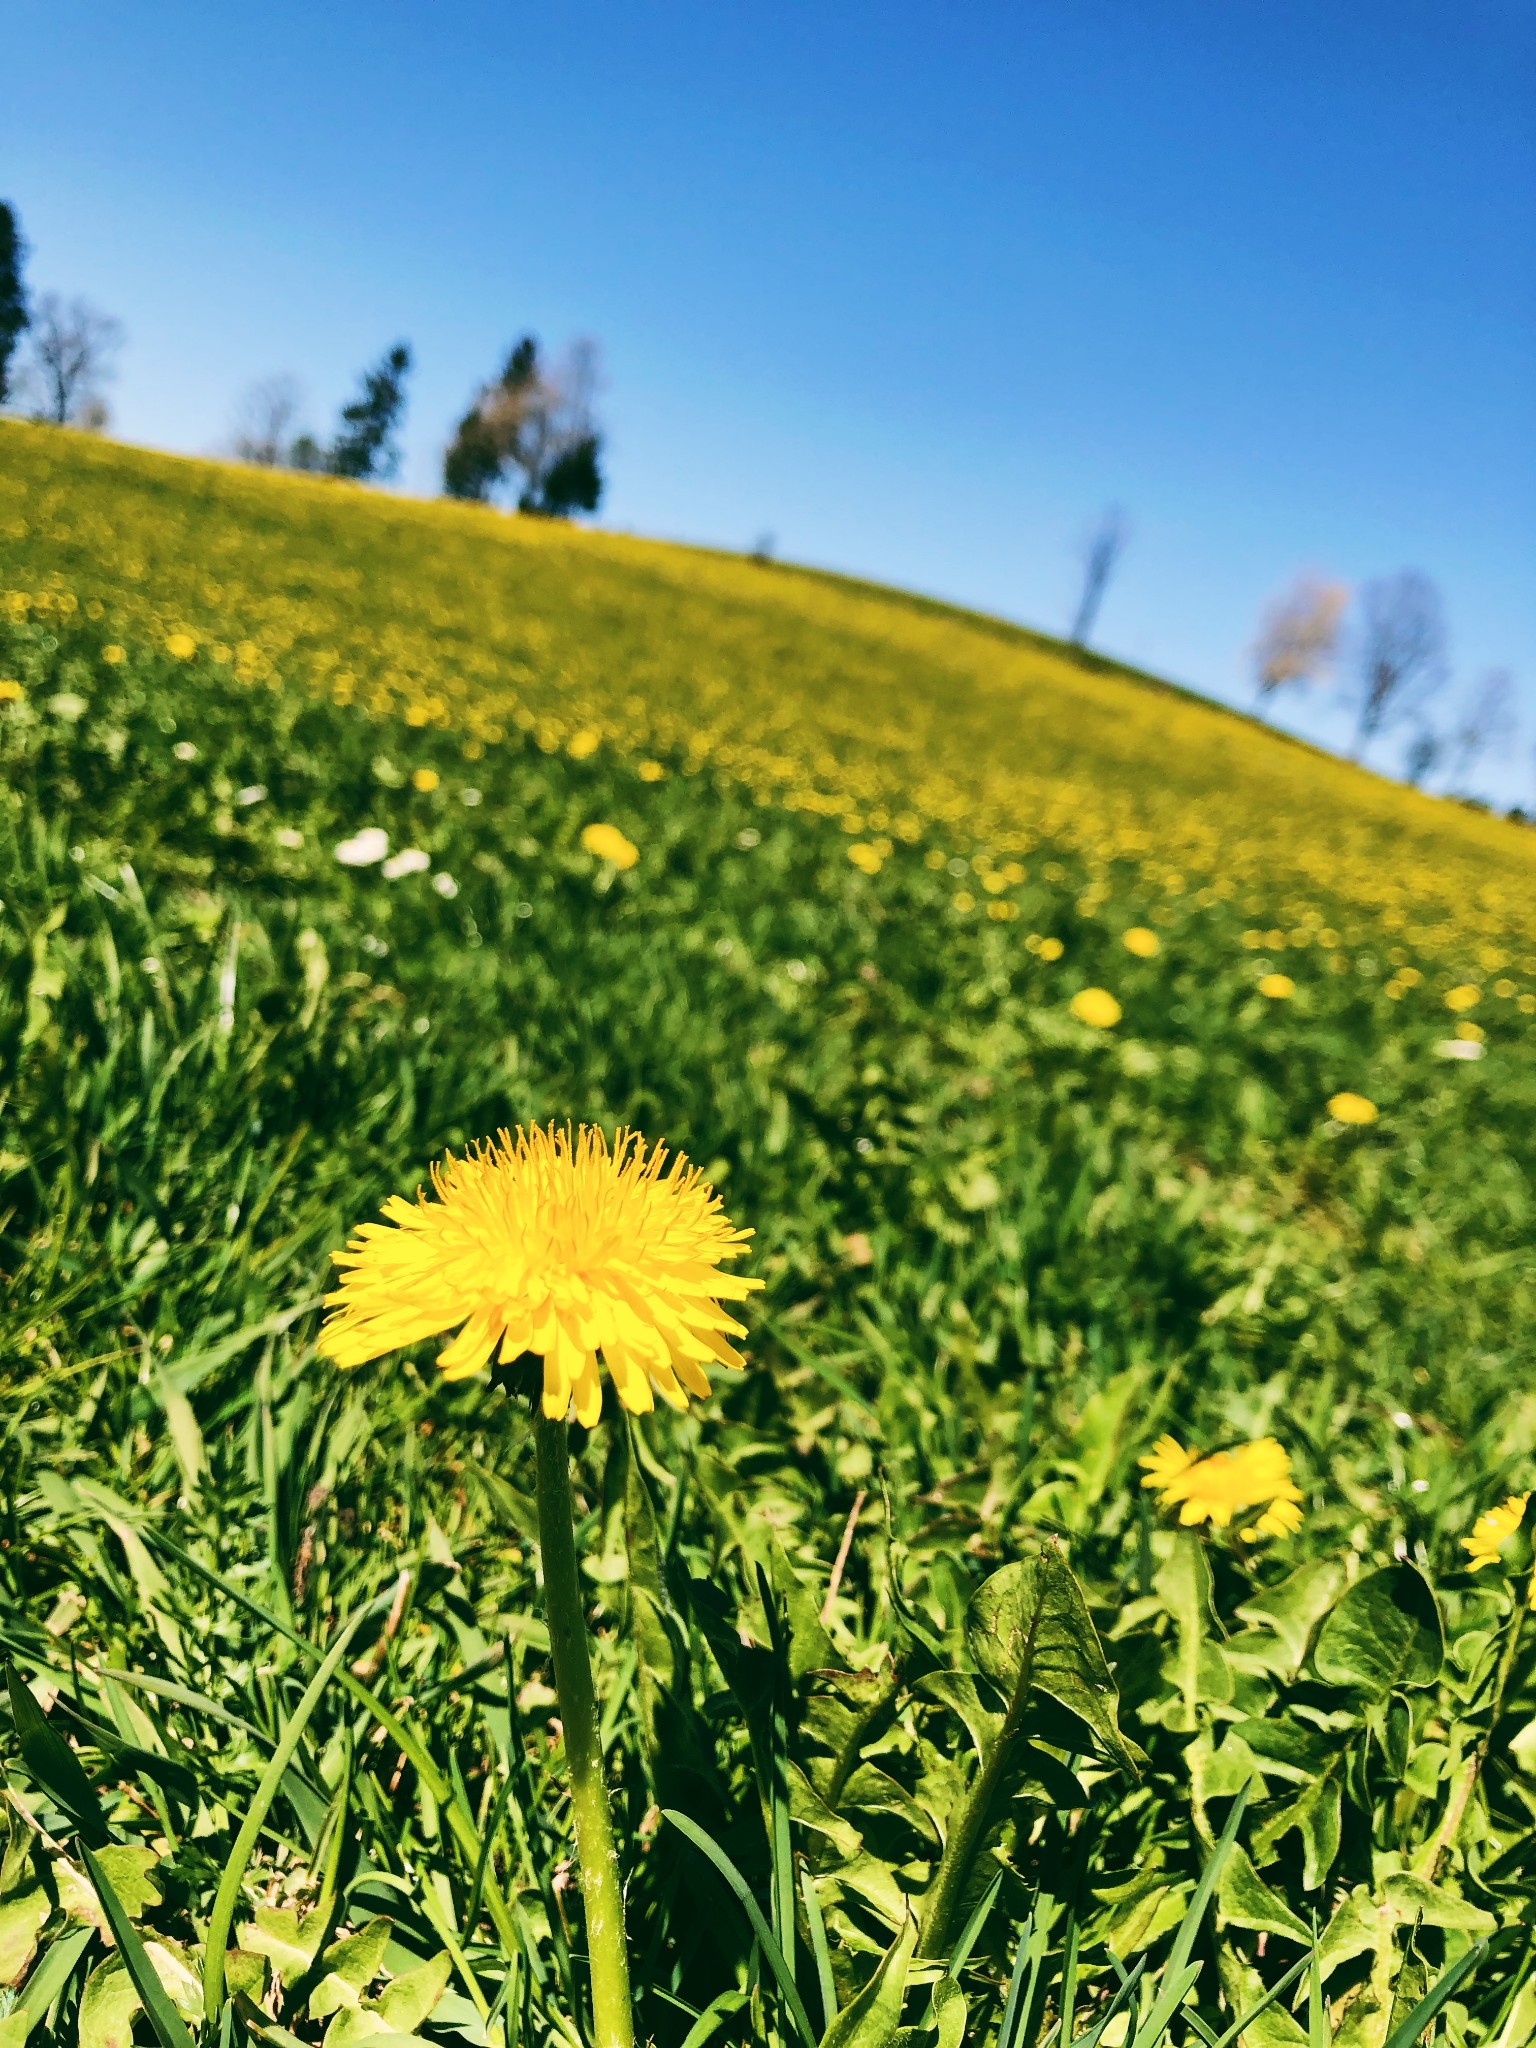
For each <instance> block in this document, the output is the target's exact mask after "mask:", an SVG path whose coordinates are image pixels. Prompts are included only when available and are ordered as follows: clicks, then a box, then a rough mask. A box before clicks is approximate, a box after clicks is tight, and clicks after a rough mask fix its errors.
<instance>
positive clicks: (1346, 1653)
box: [1312, 1560, 1445, 1699]
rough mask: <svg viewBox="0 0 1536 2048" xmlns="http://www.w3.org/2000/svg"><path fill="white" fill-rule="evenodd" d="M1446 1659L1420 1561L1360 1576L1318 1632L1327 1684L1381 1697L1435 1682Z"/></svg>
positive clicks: (1317, 1655)
mask: <svg viewBox="0 0 1536 2048" xmlns="http://www.w3.org/2000/svg"><path fill="white" fill-rule="evenodd" d="M1444 1661H1445V1631H1444V1628H1443V1626H1442V1624H1441V1620H1440V1608H1439V1605H1438V1603H1437V1601H1436V1599H1435V1595H1434V1591H1433V1589H1432V1587H1431V1586H1430V1584H1429V1581H1428V1580H1427V1579H1426V1578H1425V1576H1424V1574H1423V1573H1422V1572H1421V1571H1420V1570H1419V1568H1418V1566H1417V1565H1414V1564H1409V1563H1408V1562H1407V1561H1406V1560H1404V1561H1401V1562H1399V1563H1397V1564H1390V1565H1384V1566H1383V1567H1382V1569H1381V1570H1380V1571H1374V1572H1367V1573H1366V1575H1365V1577H1364V1578H1361V1579H1357V1580H1356V1581H1355V1583H1354V1585H1352V1586H1351V1587H1350V1588H1349V1590H1348V1591H1347V1592H1346V1593H1345V1594H1344V1596H1343V1598H1342V1599H1341V1600H1340V1601H1339V1602H1338V1604H1337V1606H1335V1607H1334V1608H1333V1609H1332V1610H1331V1611H1330V1613H1329V1614H1328V1616H1327V1617H1326V1619H1325V1620H1324V1622H1323V1625H1322V1627H1321V1628H1320V1629H1319V1630H1318V1635H1317V1642H1316V1645H1315V1647H1314V1649H1313V1652H1312V1665H1313V1669H1314V1670H1315V1671H1316V1672H1317V1675H1318V1677H1319V1678H1321V1679H1323V1680H1324V1681H1325V1683H1327V1684H1329V1685H1348V1686H1358V1687H1359V1688H1360V1690H1361V1691H1363V1692H1366V1693H1369V1694H1370V1695H1371V1696H1372V1697H1373V1698H1376V1699H1382V1698H1385V1696H1386V1695H1387V1694H1388V1693H1389V1692H1391V1691H1393V1690H1394V1688H1396V1687H1398V1686H1404V1685H1409V1686H1423V1685H1433V1684H1434V1682H1435V1680H1436V1679H1437V1678H1438V1677H1439V1676H1440V1667H1441V1665H1442V1664H1443V1663H1444Z"/></svg>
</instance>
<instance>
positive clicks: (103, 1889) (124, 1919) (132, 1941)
mask: <svg viewBox="0 0 1536 2048" xmlns="http://www.w3.org/2000/svg"><path fill="white" fill-rule="evenodd" d="M80 1854H81V1857H82V1858H83V1859H84V1862H85V1868H86V1872H87V1874H88V1875H89V1877H90V1880H91V1883H92V1885H93V1886H94V1887H95V1890H96V1896H97V1898H98V1899H100V1901H101V1910H102V1911H103V1912H104V1913H105V1914H106V1916H107V1925H108V1926H109V1927H110V1928H111V1929H112V1939H113V1940H114V1941H115V1942H116V1943H117V1947H118V1952H119V1954H120V1955H121V1956H122V1959H123V1967H124V1969H125V1970H126V1971H127V1972H128V1974H129V1976H130V1977H131V1978H132V1979H133V1988H134V1990H135V1991H137V1992H138V1994H139V1999H140V2001H141V2003H142V2004H143V2007H144V2011H145V2013H146V2014H147V2015H148V2018H149V2023H150V2025H151V2026H152V2027H153V2028H154V2030H155V2038H156V2040H157V2041H158V2042H159V2043H160V2048H192V2036H191V2034H190V2033H189V2032H188V2031H187V2023H186V2021H185V2020H184V2019H183V2018H182V2016H181V2014H180V2013H179V2012H178V2011H177V2010H176V2008H175V2006H174V2005H172V2003H171V2001H170V1999H169V1998H168V1997H167V1996H166V1991H165V1986H164V1985H163V1984H162V1983H161V1982H160V1978H159V1975H158V1974H157V1972H156V1970H155V1966H154V1964H153V1963H152V1962H151V1961H150V1960H149V1957H148V1955H147V1954H146V1953H145V1949H144V1944H143V1942H142V1941H140V1939H139V1934H138V1929H137V1928H136V1927H135V1926H134V1924H133V1922H132V1921H131V1920H130V1919H129V1918H128V1915H127V1913H126V1912H125V1911H124V1910H123V1903H122V1901H121V1899H119V1898H118V1896H117V1893H116V1892H115V1891H114V1890H113V1889H112V1880H111V1878H109V1877H108V1876H107V1873H106V1872H105V1871H104V1870H103V1869H102V1867H101V1865H100V1863H99V1862H98V1861H97V1859H96V1854H95V1852H94V1850H93V1849H92V1848H91V1846H90V1844H89V1843H88V1842H85V1841H82V1842H81V1844H80Z"/></svg>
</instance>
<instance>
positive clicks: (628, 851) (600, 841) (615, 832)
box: [581, 825, 640, 869]
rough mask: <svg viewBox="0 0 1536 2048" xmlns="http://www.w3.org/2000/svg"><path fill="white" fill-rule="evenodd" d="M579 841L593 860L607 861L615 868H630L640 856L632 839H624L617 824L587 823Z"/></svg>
mask: <svg viewBox="0 0 1536 2048" xmlns="http://www.w3.org/2000/svg"><path fill="white" fill-rule="evenodd" d="M581 843H582V846H583V847H584V849H585V850H586V851H587V852H588V853H590V854H591V855H592V857H593V858H594V859H595V860H606V861H609V862H610V863H611V864H612V865H613V866H614V867H616V868H620V869H623V868H632V867H633V866H634V864H635V862H636V861H637V860H638V859H639V858H640V849H639V847H638V846H636V844H635V842H634V841H633V839H626V838H625V837H624V834H623V833H622V832H621V831H620V830H619V828H618V826H617V825H587V826H585V827H584V828H583V830H582V834H581Z"/></svg>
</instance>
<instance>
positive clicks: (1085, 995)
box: [1067, 988, 1123, 1031]
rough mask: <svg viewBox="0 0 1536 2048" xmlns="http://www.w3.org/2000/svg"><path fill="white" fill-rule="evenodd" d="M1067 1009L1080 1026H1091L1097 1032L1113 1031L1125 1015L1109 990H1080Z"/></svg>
mask: <svg viewBox="0 0 1536 2048" xmlns="http://www.w3.org/2000/svg"><path fill="white" fill-rule="evenodd" d="M1067 1008H1068V1009H1069V1010H1070V1011H1071V1012H1072V1014H1073V1016H1074V1017H1075V1018H1076V1019H1077V1021H1078V1023H1079V1024H1088V1025H1091V1026H1092V1028H1093V1029H1094V1030H1095V1031H1112V1030H1113V1029H1114V1027H1115V1025H1117V1024H1118V1023H1119V1022H1120V1018H1121V1016H1122V1014H1123V1012H1122V1011H1121V1008H1120V1005H1119V1004H1118V1003H1117V1002H1116V1001H1115V999H1114V997H1113V996H1112V995H1111V994H1110V992H1109V990H1108V989H1107V988H1080V989H1079V990H1078V992H1077V994H1076V995H1075V996H1074V997H1073V998H1072V1000H1071V1002H1070V1003H1068V1005H1067Z"/></svg>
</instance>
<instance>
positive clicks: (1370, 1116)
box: [1328, 1088, 1381, 1124]
mask: <svg viewBox="0 0 1536 2048" xmlns="http://www.w3.org/2000/svg"><path fill="white" fill-rule="evenodd" d="M1328 1114H1329V1115H1330V1116H1331V1117H1334V1118H1335V1119H1336V1120H1337V1121H1338V1122H1339V1123H1341V1124H1373V1123H1375V1121H1376V1119H1377V1117H1378V1116H1380V1114H1381V1111H1380V1110H1379V1109H1378V1108H1377V1107H1376V1105H1375V1103H1374V1102H1372V1101H1371V1099H1370V1097H1369V1096H1368V1095H1355V1094H1353V1093H1352V1092H1351V1091H1350V1090H1349V1089H1348V1088H1346V1089H1344V1090H1343V1091H1342V1093H1341V1094H1338V1095H1330V1096H1329V1098H1328Z"/></svg>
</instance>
